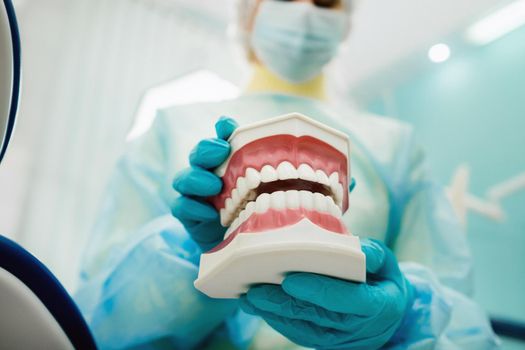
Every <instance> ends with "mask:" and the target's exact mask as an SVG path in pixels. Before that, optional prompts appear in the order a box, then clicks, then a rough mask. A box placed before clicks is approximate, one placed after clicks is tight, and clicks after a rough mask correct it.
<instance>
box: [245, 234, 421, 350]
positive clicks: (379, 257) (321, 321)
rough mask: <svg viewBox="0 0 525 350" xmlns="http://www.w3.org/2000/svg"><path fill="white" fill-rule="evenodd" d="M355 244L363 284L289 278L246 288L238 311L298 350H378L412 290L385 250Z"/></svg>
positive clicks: (379, 246) (295, 275)
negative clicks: (363, 268) (361, 257)
mask: <svg viewBox="0 0 525 350" xmlns="http://www.w3.org/2000/svg"><path fill="white" fill-rule="evenodd" d="M361 245H362V249H363V252H364V253H365V255H366V268H367V282H366V283H354V282H348V281H343V280H339V279H335V278H330V277H326V276H321V275H315V274H309V273H293V274H290V275H288V276H287V277H286V278H285V279H284V281H283V283H282V286H277V285H259V286H255V287H252V288H251V289H250V290H249V291H248V293H247V294H246V295H243V296H242V297H241V308H242V309H243V310H244V311H245V312H247V313H249V314H252V315H257V316H261V317H262V318H263V319H264V320H265V321H266V322H267V323H268V324H269V325H270V326H272V327H273V328H274V329H276V330H277V331H279V332H280V333H281V334H283V335H285V336H286V337H287V338H288V339H290V340H291V341H293V342H294V343H297V344H300V345H302V346H307V347H313V348H316V349H378V348H380V347H381V346H383V345H384V344H386V343H387V342H388V341H389V340H390V339H391V338H392V336H393V335H394V333H395V332H396V331H397V330H398V329H399V328H400V325H401V324H402V321H403V318H404V317H405V315H406V314H407V313H408V312H409V310H410V309H411V307H412V303H413V290H412V286H411V284H410V282H409V281H408V280H407V279H406V278H405V277H404V275H403V273H402V272H401V271H400V270H399V266H398V264H397V260H396V258H395V256H394V255H393V254H392V252H391V251H390V249H388V248H387V247H385V245H384V244H383V243H381V242H379V241H375V240H367V239H365V240H362V241H361Z"/></svg>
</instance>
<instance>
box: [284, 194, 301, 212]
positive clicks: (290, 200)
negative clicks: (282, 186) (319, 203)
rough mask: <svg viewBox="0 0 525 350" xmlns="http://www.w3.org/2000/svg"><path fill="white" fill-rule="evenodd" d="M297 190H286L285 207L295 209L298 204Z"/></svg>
mask: <svg viewBox="0 0 525 350" xmlns="http://www.w3.org/2000/svg"><path fill="white" fill-rule="evenodd" d="M300 205H301V204H300V200H299V191H295V190H292V191H286V207H287V208H290V209H296V208H299V206H300Z"/></svg>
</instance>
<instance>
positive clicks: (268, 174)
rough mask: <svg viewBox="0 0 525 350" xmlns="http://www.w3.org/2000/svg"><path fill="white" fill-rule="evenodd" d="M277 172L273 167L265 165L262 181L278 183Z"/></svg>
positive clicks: (262, 171)
mask: <svg viewBox="0 0 525 350" xmlns="http://www.w3.org/2000/svg"><path fill="white" fill-rule="evenodd" d="M277 180H278V177H277V170H275V169H274V168H273V167H272V166H271V165H265V166H263V167H262V169H261V181H262V182H273V181H277Z"/></svg>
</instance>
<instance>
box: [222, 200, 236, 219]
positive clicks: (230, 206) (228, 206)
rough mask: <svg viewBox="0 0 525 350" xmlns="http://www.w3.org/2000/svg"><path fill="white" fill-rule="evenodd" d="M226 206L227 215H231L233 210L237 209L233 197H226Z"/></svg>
mask: <svg viewBox="0 0 525 350" xmlns="http://www.w3.org/2000/svg"><path fill="white" fill-rule="evenodd" d="M224 204H225V205H224V208H225V209H226V215H227V216H230V215H232V214H233V210H234V209H235V208H234V207H233V200H232V199H231V198H228V199H226V202H224Z"/></svg>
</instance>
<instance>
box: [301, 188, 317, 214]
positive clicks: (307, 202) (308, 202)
mask: <svg viewBox="0 0 525 350" xmlns="http://www.w3.org/2000/svg"><path fill="white" fill-rule="evenodd" d="M299 197H300V199H301V207H303V208H304V209H307V210H312V209H313V208H314V196H313V194H312V192H310V191H299Z"/></svg>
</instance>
